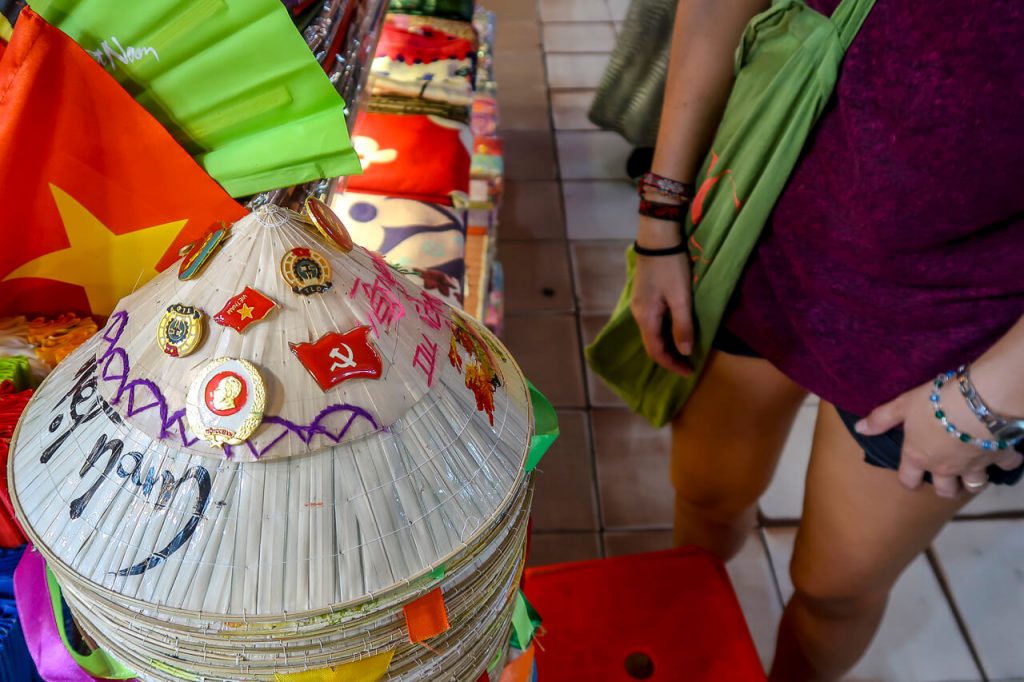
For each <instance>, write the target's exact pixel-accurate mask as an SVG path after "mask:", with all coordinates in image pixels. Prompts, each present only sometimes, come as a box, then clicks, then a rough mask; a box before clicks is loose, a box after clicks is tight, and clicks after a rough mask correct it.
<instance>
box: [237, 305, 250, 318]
mask: <svg viewBox="0 0 1024 682" xmlns="http://www.w3.org/2000/svg"><path fill="white" fill-rule="evenodd" d="M252 311H253V308H252V307H251V306H247V305H243V306H242V307H241V308H239V309H238V316H239V317H241V318H242V319H243V320H251V319H252Z"/></svg>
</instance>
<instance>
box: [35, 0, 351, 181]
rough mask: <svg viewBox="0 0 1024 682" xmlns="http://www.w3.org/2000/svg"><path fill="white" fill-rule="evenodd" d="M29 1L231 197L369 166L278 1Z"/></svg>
mask: <svg viewBox="0 0 1024 682" xmlns="http://www.w3.org/2000/svg"><path fill="white" fill-rule="evenodd" d="M29 4H30V5H31V6H32V9H34V10H35V11H36V12H37V13H38V14H39V15H40V16H42V17H43V18H44V19H46V20H47V21H48V22H50V23H51V24H53V25H54V26H57V27H58V28H59V29H60V30H62V31H63V32H64V33H66V34H68V35H69V36H70V37H71V38H72V39H73V40H75V42H77V43H78V44H79V45H81V46H82V47H83V48H84V49H85V50H86V51H87V52H89V53H90V54H91V55H92V56H93V58H94V59H96V61H98V62H99V63H100V64H101V65H103V66H104V67H105V68H106V69H107V71H108V72H109V73H110V74H111V75H112V76H113V77H114V78H116V79H117V81H118V82H119V83H121V85H123V86H124V88H125V89H126V90H127V91H128V92H130V93H131V94H132V96H133V97H134V98H135V99H136V101H138V102H139V104H141V105H142V106H143V107H145V108H146V109H147V110H148V111H149V112H150V113H151V114H152V115H153V116H154V117H155V118H156V119H157V120H159V121H160V123H161V124H162V125H163V126H164V127H165V128H167V130H168V131H169V132H170V133H171V134H172V135H174V137H175V139H176V140H177V141H178V143H179V144H181V146H182V147H184V148H185V149H186V150H188V152H189V153H190V154H191V155H192V156H193V158H195V160H196V161H197V162H198V163H199V165H200V166H202V167H203V169H204V170H205V171H206V172H207V173H208V174H209V175H210V176H211V177H213V178H214V179H215V180H216V181H217V182H219V183H220V184H221V186H222V187H224V189H225V190H226V191H227V192H228V194H230V195H231V196H234V197H239V196H246V195H249V194H256V193H257V192H262V191H265V190H269V189H277V188H279V187H289V186H292V185H296V184H299V183H302V182H307V181H309V180H316V179H318V178H329V177H335V176H339V175H351V174H358V173H360V172H362V171H361V168H360V165H359V157H358V155H357V154H356V152H355V150H354V149H353V148H352V144H351V142H350V140H349V136H348V129H347V127H346V123H345V102H344V101H342V98H341V96H340V95H339V94H338V92H337V91H336V90H335V89H334V86H333V85H332V84H331V82H330V80H329V79H328V78H327V75H326V74H325V73H324V70H323V68H322V67H321V66H320V64H318V63H317V61H316V58H315V57H314V56H313V53H312V52H310V50H309V47H307V46H306V42H305V40H303V38H302V36H301V35H300V34H299V32H298V31H297V30H296V29H295V26H294V24H293V23H292V20H291V17H290V16H289V14H288V11H287V10H286V9H285V8H284V6H283V5H282V4H281V2H280V0H144V1H140V2H114V1H113V0H30V3H29ZM140 153H145V150H140ZM168 190H169V191H173V188H168Z"/></svg>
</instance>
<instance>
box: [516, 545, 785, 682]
mask: <svg viewBox="0 0 1024 682" xmlns="http://www.w3.org/2000/svg"><path fill="white" fill-rule="evenodd" d="M526 596H527V599H529V601H530V603H531V604H532V605H533V606H534V608H536V609H537V611H538V613H540V616H541V618H543V620H544V622H543V629H544V634H543V635H541V636H539V640H538V641H539V642H540V646H538V647H537V677H538V680H539V681H540V682H547V681H551V682H564V681H566V680H601V681H602V682H618V681H621V682H629V681H631V680H637V679H646V680H651V681H652V682H668V681H669V680H674V681H678V680H687V682H700V681H702V680H707V681H708V682H711V681H712V680H713V681H714V682H721V681H722V680H729V682H744V681H746V680H757V681H759V682H764V680H765V676H764V672H763V671H762V669H761V663H760V661H759V660H758V656H757V651H756V650H755V649H754V642H753V640H752V639H751V638H750V632H749V631H748V630H747V625H746V622H745V621H744V619H743V614H742V612H741V611H740V607H739V603H738V602H737V601H736V594H735V592H733V589H732V584H731V583H730V582H729V578H728V575H727V574H726V572H725V568H724V567H723V566H722V563H721V561H719V560H718V559H717V558H715V557H713V556H712V555H710V554H708V553H707V552H704V551H703V550H699V549H696V548H690V547H687V548H682V549H673V550H668V551H665V552H654V553H650V554H637V555H633V556H623V557H616V558H613V559H604V560H598V561H585V562H580V563H571V564H556V565H553V566H542V567H539V568H531V569H528V570H527V572H526ZM631 656H633V659H632V660H633V664H634V670H635V671H636V673H635V674H630V673H629V672H628V671H627V664H626V660H627V658H630V657H631ZM644 657H646V659H649V660H646V659H645V658H644ZM648 663H649V664H652V665H653V672H652V671H651V670H650V668H651V665H648ZM645 667H647V668H648V670H647V671H646V672H647V673H649V674H647V675H646V676H645V671H644V670H643V669H644V668H645Z"/></svg>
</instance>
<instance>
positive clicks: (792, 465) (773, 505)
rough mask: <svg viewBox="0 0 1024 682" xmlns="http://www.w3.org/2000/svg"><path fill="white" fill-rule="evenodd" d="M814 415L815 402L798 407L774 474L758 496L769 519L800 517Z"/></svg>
mask: <svg viewBox="0 0 1024 682" xmlns="http://www.w3.org/2000/svg"><path fill="white" fill-rule="evenodd" d="M817 415H818V407H817V405H816V404H813V403H809V404H807V405H804V406H803V407H801V408H800V412H799V414H797V416H796V421H795V422H794V423H793V430H792V431H790V432H789V440H788V441H787V442H786V447H785V449H784V450H783V451H782V459H780V460H779V468H778V469H777V470H776V472H775V478H774V479H772V483H771V485H770V486H768V490H766V491H765V493H764V495H762V496H761V513H763V514H764V515H765V516H767V517H768V518H770V519H776V520H778V519H794V520H795V519H799V518H800V513H801V511H802V509H803V504H804V479H805V478H806V476H807V464H808V462H810V461H811V442H812V441H813V440H814V422H815V420H816V418H817Z"/></svg>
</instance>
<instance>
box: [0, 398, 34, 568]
mask: <svg viewBox="0 0 1024 682" xmlns="http://www.w3.org/2000/svg"><path fill="white" fill-rule="evenodd" d="M31 397H32V391H30V390H28V391H19V392H17V393H12V392H7V391H4V390H0V547H18V546H19V545H23V544H24V543H25V541H26V539H25V534H24V533H23V532H22V530H21V526H19V525H18V522H17V521H16V520H15V517H14V507H13V506H12V505H11V498H10V495H9V494H8V492H7V455H8V451H9V447H10V440H11V437H12V436H13V435H14V428H15V426H17V424H18V419H20V418H21V413H22V412H24V411H25V405H27V404H28V401H29V399H30V398H31ZM0 556H2V555H0ZM12 570H13V567H12Z"/></svg>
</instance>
